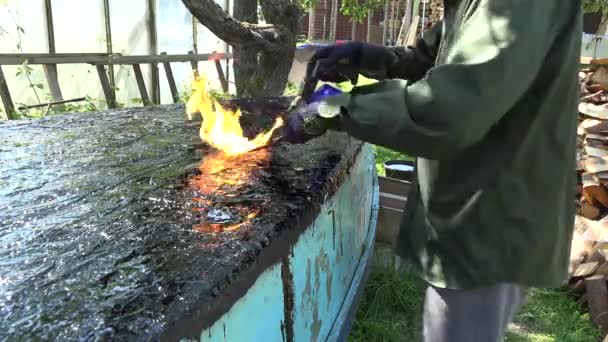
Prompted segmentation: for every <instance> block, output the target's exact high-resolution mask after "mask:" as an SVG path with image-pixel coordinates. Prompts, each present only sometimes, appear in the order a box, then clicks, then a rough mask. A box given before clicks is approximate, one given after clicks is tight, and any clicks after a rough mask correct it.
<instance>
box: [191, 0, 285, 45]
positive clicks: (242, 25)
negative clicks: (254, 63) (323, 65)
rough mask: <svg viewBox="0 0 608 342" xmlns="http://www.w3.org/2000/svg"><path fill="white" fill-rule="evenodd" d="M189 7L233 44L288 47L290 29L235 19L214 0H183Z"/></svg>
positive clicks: (211, 28)
mask: <svg viewBox="0 0 608 342" xmlns="http://www.w3.org/2000/svg"><path fill="white" fill-rule="evenodd" d="M182 2H183V3H184V5H185V6H186V8H188V10H189V11H190V13H192V15H194V16H195V17H196V18H197V19H198V20H199V21H200V23H201V24H203V25H205V26H206V27H207V28H208V29H209V30H210V31H211V32H213V34H215V35H216V36H217V37H218V38H220V39H221V40H223V41H225V42H226V43H228V44H230V45H233V46H242V47H251V48H255V49H257V50H260V51H275V50H279V49H281V48H284V46H285V43H286V41H285V40H286V39H288V37H289V32H288V31H287V29H286V28H283V27H281V26H273V25H257V24H251V23H247V22H242V21H238V20H236V19H234V18H233V17H231V16H230V15H229V14H228V13H226V12H225V11H224V10H223V9H222V7H220V6H219V5H218V4H217V3H216V2H215V1H213V0H182Z"/></svg>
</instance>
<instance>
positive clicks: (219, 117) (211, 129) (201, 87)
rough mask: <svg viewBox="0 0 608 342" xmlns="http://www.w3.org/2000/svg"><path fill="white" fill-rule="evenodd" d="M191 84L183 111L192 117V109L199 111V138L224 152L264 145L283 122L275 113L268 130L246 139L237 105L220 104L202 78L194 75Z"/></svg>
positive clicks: (246, 150)
mask: <svg viewBox="0 0 608 342" xmlns="http://www.w3.org/2000/svg"><path fill="white" fill-rule="evenodd" d="M192 85H193V87H194V93H193V94H192V96H191V97H190V99H189V100H188V103H187V104H186V111H187V113H188V115H189V117H190V119H192V114H193V113H196V112H199V113H201V117H202V119H203V122H202V124H201V129H200V137H201V139H202V140H203V141H205V142H207V143H208V144H209V145H211V146H213V147H215V148H217V149H218V150H220V151H222V152H224V154H226V155H228V156H234V155H239V154H243V153H246V152H249V151H251V150H254V149H256V148H259V147H262V146H266V145H267V144H268V142H269V141H270V138H271V137H272V133H273V132H274V131H275V130H276V129H277V128H279V127H281V126H282V125H283V120H282V119H281V118H280V117H279V118H277V119H276V121H275V122H274V125H273V126H272V128H271V129H270V130H269V131H267V132H262V133H260V134H258V135H257V136H255V137H254V138H253V139H251V140H249V139H248V138H247V137H245V136H244V135H243V129H242V128H241V124H240V122H239V118H240V116H241V111H240V110H239V109H237V110H236V111H232V110H230V109H227V108H223V107H222V106H221V105H220V104H219V103H218V102H217V101H215V100H214V99H212V98H211V96H209V94H208V93H207V89H206V80H205V79H204V78H202V77H199V76H197V77H195V79H194V81H193V83H192Z"/></svg>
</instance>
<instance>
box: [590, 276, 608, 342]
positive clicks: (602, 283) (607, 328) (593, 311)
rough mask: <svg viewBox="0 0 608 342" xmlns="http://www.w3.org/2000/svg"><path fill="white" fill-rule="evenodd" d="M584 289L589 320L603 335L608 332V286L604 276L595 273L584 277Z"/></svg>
mask: <svg viewBox="0 0 608 342" xmlns="http://www.w3.org/2000/svg"><path fill="white" fill-rule="evenodd" d="M585 289H586V295H587V302H588V306H589V315H590V317H591V321H592V322H593V323H594V324H595V325H596V326H598V328H599V329H600V331H601V332H602V336H605V335H606V333H608V288H606V279H605V277H604V276H603V275H596V276H593V277H590V278H587V279H585Z"/></svg>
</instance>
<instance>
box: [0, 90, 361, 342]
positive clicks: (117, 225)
mask: <svg viewBox="0 0 608 342" xmlns="http://www.w3.org/2000/svg"><path fill="white" fill-rule="evenodd" d="M270 102H272V101H270ZM287 103H288V101H278V102H277V101H275V102H272V103H270V104H268V103H267V104H259V103H258V104H255V103H249V102H247V101H245V102H240V103H239V105H241V106H243V107H244V108H243V109H244V111H245V112H252V113H254V114H251V115H249V116H247V115H246V116H245V117H244V119H245V121H246V120H250V121H251V122H263V121H264V120H261V119H260V117H261V116H265V115H266V114H268V112H272V113H276V112H277V108H283V109H284V108H285V106H286V104H287ZM248 107H249V110H248ZM256 108H257V109H260V108H262V109H263V110H257V109H256ZM264 108H265V109H264ZM183 111H184V109H183V107H182V106H158V107H146V108H142V109H128V110H113V111H104V112H96V113H89V114H75V115H66V116H53V117H48V118H44V119H41V120H36V121H15V122H4V123H0V339H2V340H4V339H9V340H12V341H15V340H37V339H38V340H64V341H65V340H76V339H83V340H98V339H101V340H103V339H106V338H107V339H112V340H125V339H138V340H150V339H152V340H155V339H158V338H159V337H160V336H161V335H162V334H168V335H167V336H172V333H171V331H172V329H183V326H180V324H179V322H180V320H181V319H182V318H184V317H187V316H188V317H190V316H192V315H194V316H198V317H199V319H198V322H199V324H200V326H198V327H196V329H201V328H204V327H206V326H209V325H210V324H212V323H213V321H214V320H215V319H217V318H218V317H219V316H220V315H221V314H222V313H223V312H225V311H226V310H227V309H228V308H229V307H230V305H232V303H233V302H234V301H236V300H237V299H238V298H239V297H240V296H242V295H243V294H244V293H245V292H246V290H247V288H248V286H249V285H250V284H252V283H253V282H254V281H255V279H256V277H257V275H258V274H259V273H260V272H262V271H263V270H264V269H265V268H267V267H268V266H269V265H272V264H276V263H277V262H279V261H280V260H281V258H282V257H284V256H285V255H287V253H288V252H289V247H290V245H291V244H292V243H293V242H294V241H295V239H296V238H297V236H298V234H299V233H300V231H301V230H302V229H304V228H305V227H306V226H307V225H308V224H310V223H311V222H312V220H313V219H314V217H315V215H316V210H317V208H318V207H319V206H320V204H321V203H322V202H323V201H324V198H325V196H327V195H330V194H331V193H332V192H333V191H335V189H336V188H337V187H338V186H339V185H340V182H341V179H342V177H344V176H345V174H346V173H347V172H348V168H349V165H350V163H351V162H352V161H353V159H354V156H355V155H356V154H357V151H358V150H359V148H360V143H359V142H358V141H356V140H352V139H350V138H348V137H346V136H345V135H342V134H328V135H327V136H325V137H323V138H320V139H317V140H315V141H313V142H311V143H309V144H306V145H298V146H295V145H279V146H277V147H275V148H273V149H262V150H260V151H257V152H255V153H254V154H252V155H246V156H242V157H235V158H233V159H230V160H220V161H217V160H215V161H214V159H213V157H212V156H211V155H210V154H208V153H206V152H204V153H202V154H201V152H200V151H197V150H196V146H195V144H193V138H192V137H193V136H195V135H196V134H197V131H196V130H193V129H191V128H186V127H185V125H184V115H183ZM266 121H268V122H272V120H266ZM265 124H266V123H264V125H265ZM254 130H255V129H254ZM201 159H204V160H203V162H202V163H207V164H205V171H204V172H202V173H201V171H200V170H199V169H198V168H197V166H198V165H199V164H201ZM218 165H219V166H218ZM210 170H213V171H210ZM212 183H215V187H212V190H213V191H208V189H205V187H204V186H203V185H205V184H212ZM220 185H221V186H220ZM226 221H229V222H226ZM224 228H225V230H223V229H224ZM222 230H223V231H222Z"/></svg>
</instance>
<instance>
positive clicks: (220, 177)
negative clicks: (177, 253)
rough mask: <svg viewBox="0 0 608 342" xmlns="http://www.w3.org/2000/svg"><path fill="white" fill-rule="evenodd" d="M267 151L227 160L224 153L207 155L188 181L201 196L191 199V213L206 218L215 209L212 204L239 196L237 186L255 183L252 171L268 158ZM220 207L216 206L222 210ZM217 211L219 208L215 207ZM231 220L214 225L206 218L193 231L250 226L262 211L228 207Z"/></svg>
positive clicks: (243, 207) (210, 231)
mask: <svg viewBox="0 0 608 342" xmlns="http://www.w3.org/2000/svg"><path fill="white" fill-rule="evenodd" d="M268 157H269V151H268V150H257V151H253V152H251V153H247V154H244V155H240V156H236V157H234V156H233V157H228V156H226V155H225V154H224V153H212V154H209V155H207V156H206V158H205V159H204V160H203V161H202V162H201V164H200V166H199V170H200V174H198V175H195V176H193V177H191V178H190V179H189V182H188V183H189V185H190V186H191V187H193V188H194V189H196V190H198V192H199V194H200V197H199V196H197V197H195V198H193V200H194V202H196V203H197V206H196V207H195V208H193V210H194V211H196V212H198V213H200V214H201V215H202V216H205V215H206V214H207V213H208V212H209V211H210V210H213V209H214V204H213V202H215V201H217V200H220V201H221V200H222V199H229V198H234V197H237V196H239V195H240V193H239V189H240V187H241V186H242V185H243V184H245V183H247V182H252V181H254V180H253V179H251V172H252V171H253V170H254V169H256V168H258V167H260V165H261V163H263V161H264V160H266V159H268ZM222 207H223V206H221V205H220V206H219V208H222ZM216 208H218V207H216ZM231 208H233V209H234V210H235V211H234V217H233V218H234V219H235V220H228V221H227V222H224V223H216V222H213V220H210V221H208V220H207V219H206V218H205V219H203V220H202V221H203V222H200V223H198V224H194V225H193V226H192V229H193V230H195V231H197V232H199V233H221V232H229V231H235V230H238V229H239V228H241V227H242V226H243V225H246V224H249V223H250V222H251V220H252V219H254V218H255V217H257V216H258V214H259V213H260V210H261V208H260V207H259V206H258V207H250V206H248V205H234V204H233V205H231Z"/></svg>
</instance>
